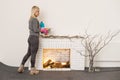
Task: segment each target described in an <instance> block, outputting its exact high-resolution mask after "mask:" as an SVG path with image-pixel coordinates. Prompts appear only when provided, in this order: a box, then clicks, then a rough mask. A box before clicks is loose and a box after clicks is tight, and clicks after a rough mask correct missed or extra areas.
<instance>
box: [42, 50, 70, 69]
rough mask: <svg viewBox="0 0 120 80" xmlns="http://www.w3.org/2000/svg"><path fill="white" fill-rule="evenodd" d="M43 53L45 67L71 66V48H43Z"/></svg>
mask: <svg viewBox="0 0 120 80" xmlns="http://www.w3.org/2000/svg"><path fill="white" fill-rule="evenodd" d="M42 54H43V57H42V61H43V62H42V65H43V68H44V69H55V68H70V49H69V48H63V49H61V48H43V53H42Z"/></svg>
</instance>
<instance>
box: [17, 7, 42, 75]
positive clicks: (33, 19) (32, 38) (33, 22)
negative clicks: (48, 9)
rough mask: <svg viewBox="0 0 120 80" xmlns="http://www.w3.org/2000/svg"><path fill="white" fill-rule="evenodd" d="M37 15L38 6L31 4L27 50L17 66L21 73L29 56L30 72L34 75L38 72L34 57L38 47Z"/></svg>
mask: <svg viewBox="0 0 120 80" xmlns="http://www.w3.org/2000/svg"><path fill="white" fill-rule="evenodd" d="M38 16H39V7H37V6H33V7H32V11H31V16H30V20H29V30H30V35H29V38H28V44H29V47H28V52H27V54H26V55H25V56H24V58H23V60H22V63H21V65H20V67H19V68H18V72H19V73H22V72H23V71H24V64H25V62H26V61H27V60H28V58H29V57H30V56H31V70H30V74H31V75H34V74H38V73H39V70H37V69H36V68H35V58H36V54H37V51H38V47H39V32H40V29H39V21H38V19H37V17H38Z"/></svg>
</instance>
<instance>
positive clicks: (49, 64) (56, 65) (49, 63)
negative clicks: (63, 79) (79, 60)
mask: <svg viewBox="0 0 120 80" xmlns="http://www.w3.org/2000/svg"><path fill="white" fill-rule="evenodd" d="M63 63H64V64H62V62H54V61H52V60H51V59H49V60H47V61H46V62H45V63H43V68H48V67H49V68H70V62H69V61H67V62H63Z"/></svg>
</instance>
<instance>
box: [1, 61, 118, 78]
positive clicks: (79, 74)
mask: <svg viewBox="0 0 120 80" xmlns="http://www.w3.org/2000/svg"><path fill="white" fill-rule="evenodd" d="M0 80H120V70H111V71H110V70H108V71H107V70H105V71H101V72H94V73H90V72H86V71H74V70H73V71H40V74H38V75H34V76H31V75H29V71H28V69H27V68H26V69H25V72H24V73H22V74H20V73H17V67H10V66H7V65H5V64H3V63H1V62H0Z"/></svg>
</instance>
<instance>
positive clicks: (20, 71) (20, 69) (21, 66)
mask: <svg viewBox="0 0 120 80" xmlns="http://www.w3.org/2000/svg"><path fill="white" fill-rule="evenodd" d="M17 71H18V72H19V73H23V72H24V65H20V67H19V68H18V70H17Z"/></svg>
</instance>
